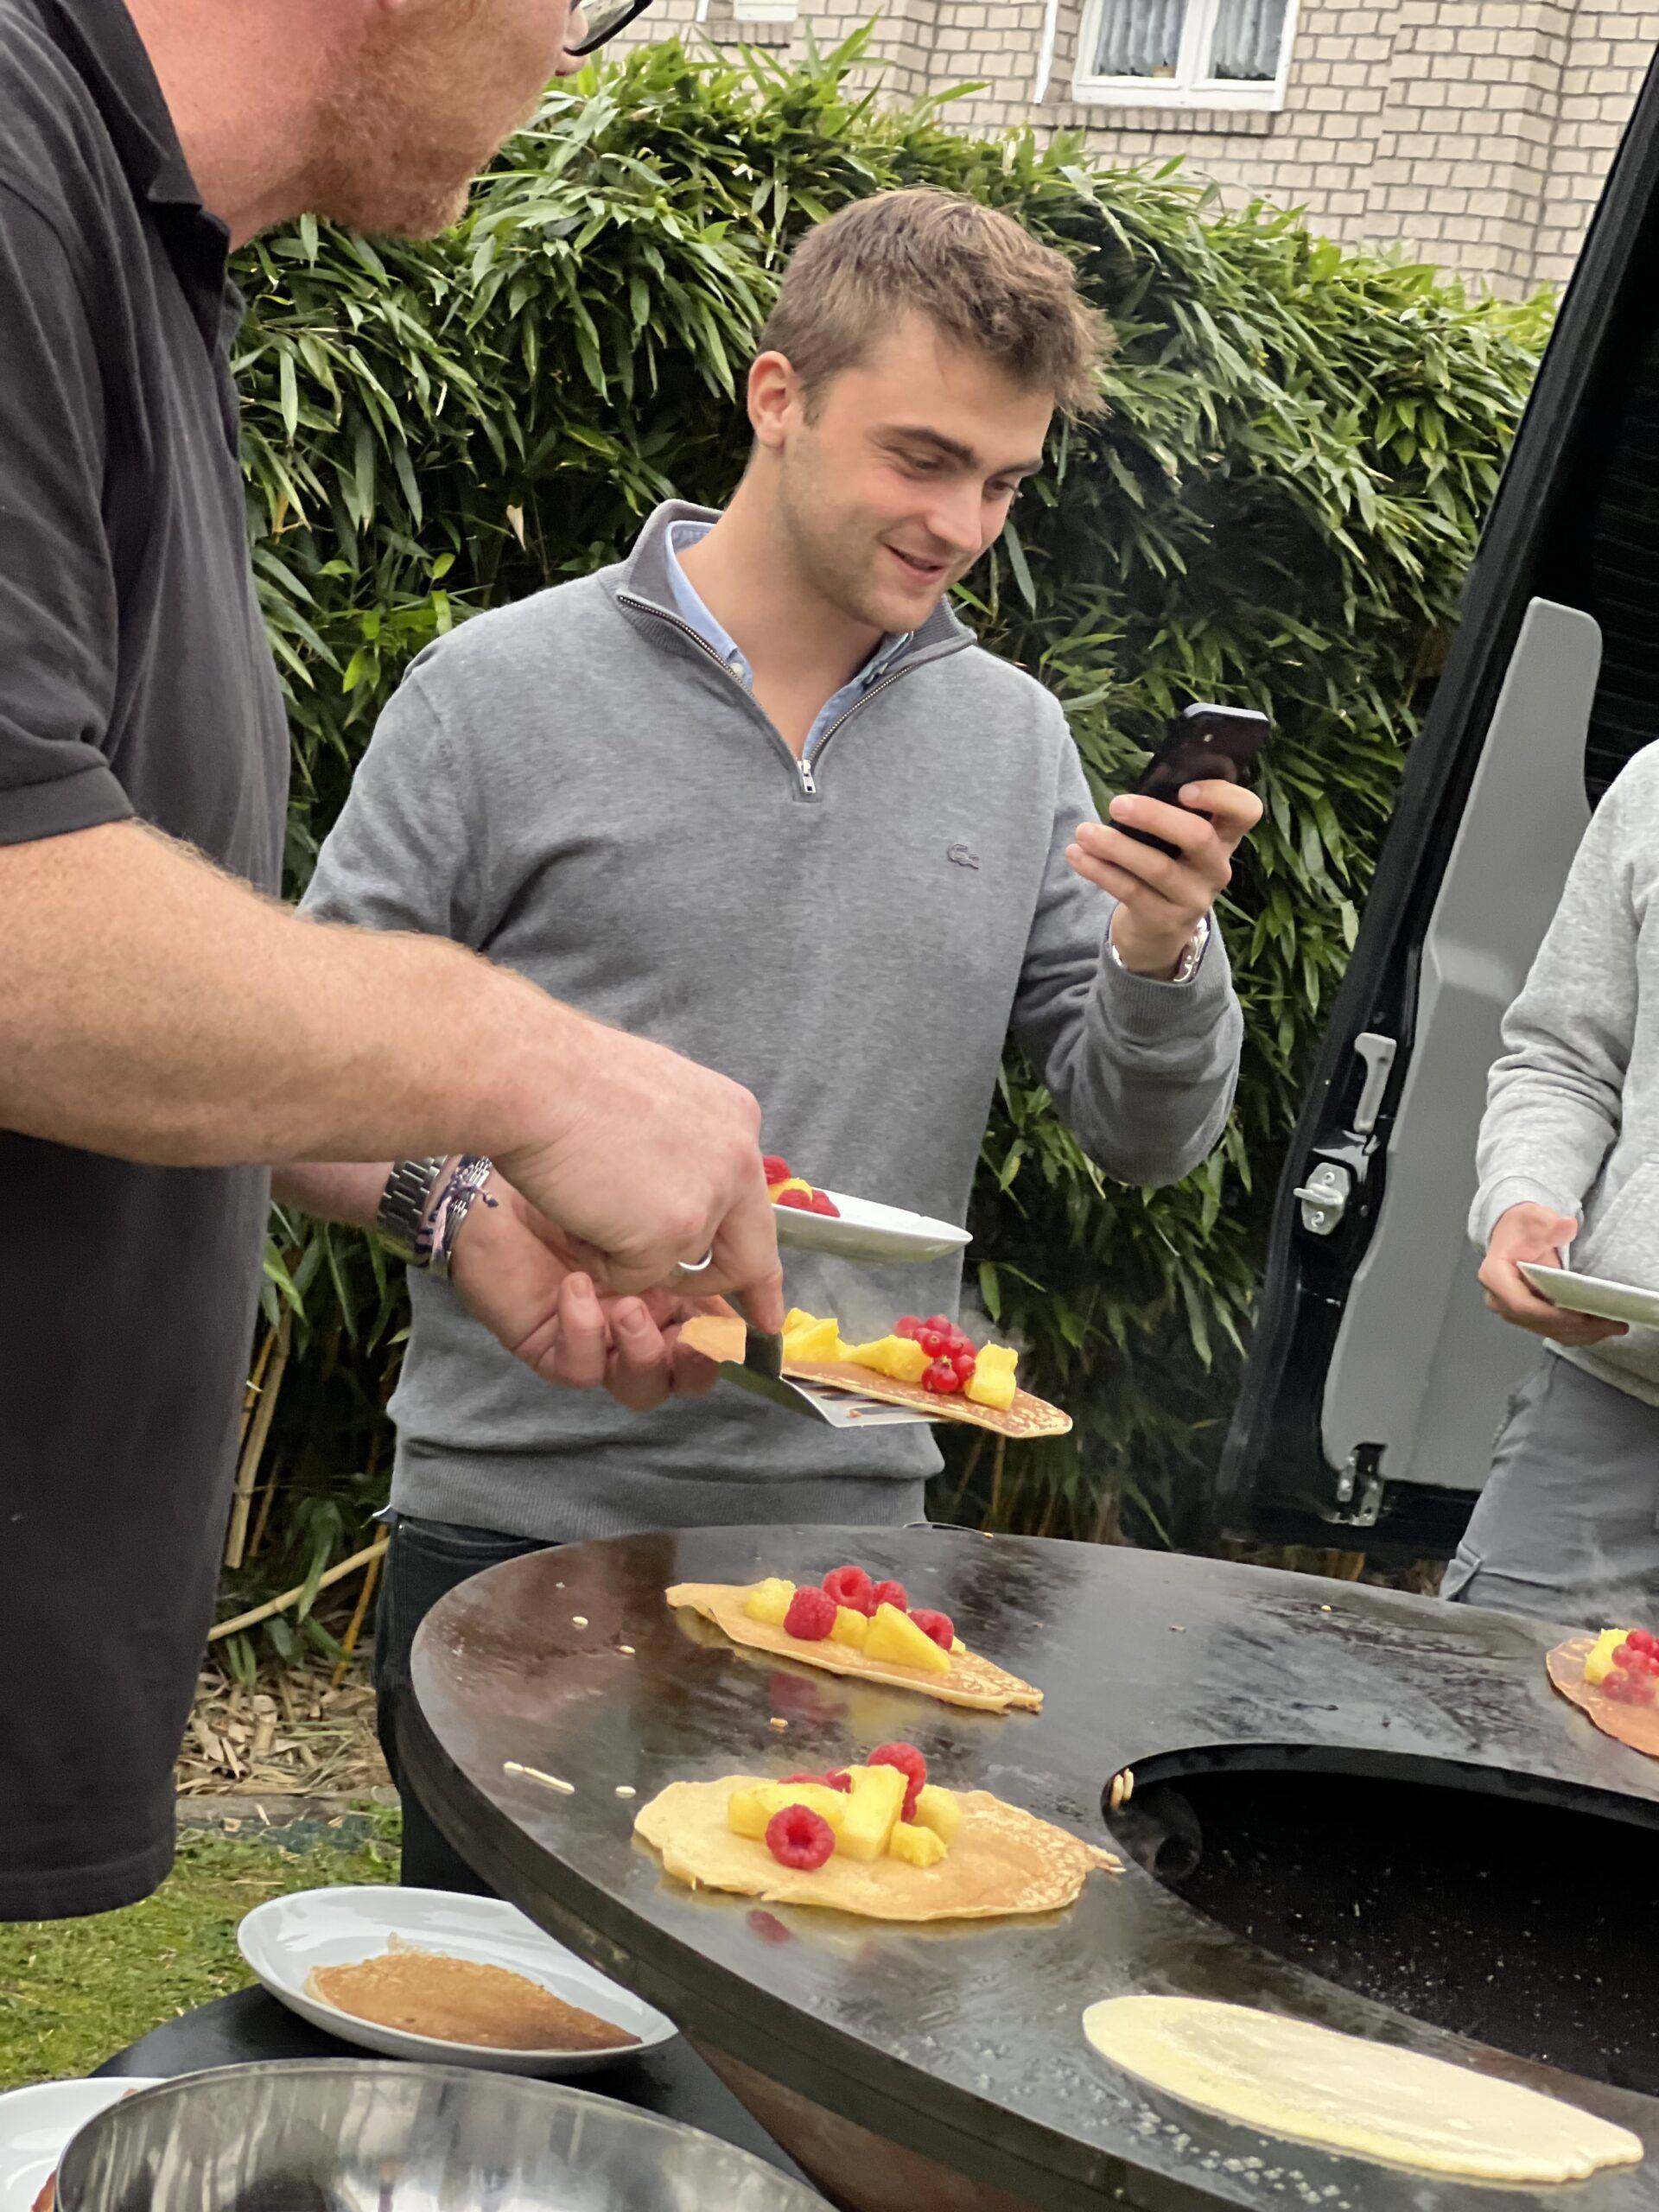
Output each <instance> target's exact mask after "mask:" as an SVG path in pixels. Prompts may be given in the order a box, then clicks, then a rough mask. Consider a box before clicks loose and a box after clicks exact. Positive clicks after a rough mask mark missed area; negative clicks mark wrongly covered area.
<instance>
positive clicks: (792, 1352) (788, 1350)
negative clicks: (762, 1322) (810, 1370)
mask: <svg viewBox="0 0 1659 2212" xmlns="http://www.w3.org/2000/svg"><path fill="white" fill-rule="evenodd" d="M841 1356H842V1341H841V1329H840V1325H839V1324H838V1323H837V1322H836V1319H835V1317H834V1315H833V1314H832V1315H831V1316H830V1318H829V1319H828V1320H827V1321H815V1320H814V1319H812V1316H811V1315H810V1313H805V1314H803V1315H802V1316H801V1319H800V1322H799V1324H798V1326H796V1327H794V1328H792V1329H791V1328H785V1331H784V1357H785V1359H786V1360H788V1361H790V1362H791V1363H794V1362H796V1361H798V1360H819V1359H839V1358H840V1357H841Z"/></svg>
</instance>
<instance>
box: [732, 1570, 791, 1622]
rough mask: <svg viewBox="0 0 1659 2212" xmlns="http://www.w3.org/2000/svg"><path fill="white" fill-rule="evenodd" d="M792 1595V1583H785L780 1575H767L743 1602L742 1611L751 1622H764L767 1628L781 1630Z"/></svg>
mask: <svg viewBox="0 0 1659 2212" xmlns="http://www.w3.org/2000/svg"><path fill="white" fill-rule="evenodd" d="M794 1595H795V1585H794V1584H793V1583H792V1582H785V1580H783V1578H782V1577H781V1575H776V1574H769V1575H768V1576H767V1577H766V1580H765V1581H764V1582H757V1583H756V1584H755V1586H754V1587H753V1590H751V1591H750V1592H749V1594H748V1596H747V1598H746V1599H744V1600H743V1610H744V1611H745V1612H746V1613H747V1615H748V1617H749V1618H750V1619H751V1620H752V1621H761V1622H764V1623H765V1624H766V1627H767V1628H782V1626H783V1624H784V1616H785V1613H786V1612H787V1611H789V1606H790V1600H791V1599H792V1598H793V1597H794Z"/></svg>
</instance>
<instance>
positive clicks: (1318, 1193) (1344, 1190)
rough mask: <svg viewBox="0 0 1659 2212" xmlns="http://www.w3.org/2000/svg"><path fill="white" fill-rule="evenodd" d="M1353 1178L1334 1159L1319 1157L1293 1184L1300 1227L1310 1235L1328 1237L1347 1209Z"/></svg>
mask: <svg viewBox="0 0 1659 2212" xmlns="http://www.w3.org/2000/svg"><path fill="white" fill-rule="evenodd" d="M1353 1187H1354V1179H1353V1177H1352V1176H1351V1174H1350V1173H1348V1170H1347V1169H1346V1168H1345V1167H1344V1166H1339V1165H1338V1162H1337V1161H1336V1160H1322V1161H1321V1162H1320V1163H1319V1166H1317V1167H1316V1168H1315V1169H1314V1170H1313V1173H1312V1174H1311V1175H1310V1176H1309V1177H1308V1179H1307V1180H1306V1183H1300V1184H1298V1185H1297V1187H1296V1196H1297V1197H1298V1198H1300V1200H1301V1202H1302V1227H1303V1228H1304V1229H1305V1230H1307V1232H1308V1234H1309V1236H1330V1235H1331V1234H1332V1231H1333V1230H1335V1229H1336V1226H1337V1224H1338V1222H1339V1221H1340V1220H1341V1219H1342V1217H1343V1216H1344V1213H1346V1212H1347V1211H1348V1200H1349V1198H1350V1197H1351V1194H1352V1192H1353Z"/></svg>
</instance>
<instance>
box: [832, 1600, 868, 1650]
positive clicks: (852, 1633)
mask: <svg viewBox="0 0 1659 2212" xmlns="http://www.w3.org/2000/svg"><path fill="white" fill-rule="evenodd" d="M869 1632H870V1617H869V1615H868V1613H861V1612H859V1611H857V1609H856V1608H855V1607H854V1606H852V1605H837V1606H836V1624H835V1626H834V1627H833V1628H832V1629H831V1630H830V1631H829V1641H830V1643H850V1644H851V1645H852V1647H853V1649H854V1650H855V1651H861V1650H862V1649H864V1640H865V1638H866V1637H868V1634H869Z"/></svg>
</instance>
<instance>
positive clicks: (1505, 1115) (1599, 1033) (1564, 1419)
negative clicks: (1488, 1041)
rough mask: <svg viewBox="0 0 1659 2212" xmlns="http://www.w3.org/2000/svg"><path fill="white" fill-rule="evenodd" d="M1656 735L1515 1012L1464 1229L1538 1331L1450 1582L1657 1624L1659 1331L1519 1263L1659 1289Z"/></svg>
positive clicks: (1601, 823)
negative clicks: (1553, 1288) (1566, 1303)
mask: <svg viewBox="0 0 1659 2212" xmlns="http://www.w3.org/2000/svg"><path fill="white" fill-rule="evenodd" d="M1656 893H1659V747H1648V748H1647V749H1646V750H1645V751H1644V752H1642V753H1637V756H1636V758H1635V759H1634V760H1632V761H1631V762H1630V766H1628V767H1627V768H1626V769H1625V770H1624V773H1623V774H1622V775H1621V776H1620V777H1619V778H1618V780H1617V781H1616V782H1615V783H1614V784H1613V785H1612V786H1611V789H1610V790H1609V791H1608V792H1607V795H1606V797H1605V798H1604V799H1603V801H1602V803H1601V804H1600V806H1599V807H1598V809H1597V810H1596V813H1595V816H1594V817H1593V819H1592V822H1591V824H1590V828H1589V830H1588V831H1587V833H1586V836H1585V839H1584V842H1583V844H1582V845H1581V846H1580V849H1579V853H1578V855H1577V857H1576V859H1575V860H1574V861H1573V868H1572V871H1571V873H1570V874H1569V875H1568V877H1567V888H1566V890H1565V891H1564V892H1563V893H1562V896H1561V903H1560V907H1559V908H1558V909H1557V912H1556V914H1555V918H1554V921H1553V922H1552V923H1551V925H1550V928H1549V931H1548V935H1547V936H1546V938H1545V939H1544V942H1543V944H1542V945H1541V947H1540V948H1539V952H1538V957H1537V958H1536V960H1535V962H1534V963H1533V967H1532V971H1531V973H1530V974H1529V976H1528V978H1527V981H1526V985H1525V988H1523V989H1522V993H1521V995H1520V997H1519V998H1518V999H1516V1002H1515V1004H1514V1005H1513V1006H1512V1007H1510V1011H1509V1014H1508V1015H1507V1016H1506V1018H1505V1020H1504V1025H1503V1057H1502V1058H1500V1059H1499V1060H1498V1061H1497V1064H1496V1065H1495V1066H1494V1067H1493V1069H1492V1072H1491V1084H1490V1088H1489V1092H1488V1097H1487V1105H1486V1114H1485V1118H1484V1121H1483V1122H1482V1123H1481V1128H1480V1142H1479V1166H1480V1187H1479V1190H1478V1193H1477V1194H1476V1198H1475V1203H1474V1209H1473V1211H1472V1213H1471V1217H1470V1234H1471V1236H1472V1237H1473V1239H1474V1242H1475V1243H1477V1244H1478V1246H1479V1247H1480V1248H1481V1249H1482V1250H1483V1252H1484V1259H1483V1261H1482V1263H1481V1269H1480V1280H1481V1281H1482V1283H1483V1284H1484V1287H1485V1291H1486V1303H1487V1304H1488V1306H1491V1309H1492V1311H1493V1312H1494V1313H1500V1314H1502V1315H1503V1319H1505V1320H1506V1321H1509V1322H1511V1323H1513V1325H1515V1326H1516V1327H1517V1328H1522V1329H1526V1330H1529V1332H1531V1333H1532V1334H1533V1335H1535V1336H1537V1337H1540V1338H1542V1339H1543V1341H1544V1345H1545V1352H1546V1357H1544V1358H1543V1359H1542V1360H1541V1363H1540V1364H1539V1365H1538V1367H1537V1368H1536V1369H1535V1370H1534V1372H1533V1373H1532V1375H1531V1376H1529V1378H1528V1380H1527V1381H1526V1383H1523V1384H1522V1388H1521V1389H1520V1391H1519V1392H1518V1393H1517V1394H1516V1398H1515V1401H1514V1402H1513V1404H1512V1405H1511V1407H1510V1413H1509V1416H1508V1419H1507V1420H1506V1421H1505V1423H1504V1426H1503V1429H1502V1431H1501V1432H1500V1433H1499V1436H1498V1440H1497V1449H1496V1453H1495V1457H1494V1459H1493V1464H1492V1471H1491V1476H1490V1478H1489V1479H1488V1481H1487V1484H1486V1487H1485V1488H1484V1491H1482V1493H1481V1496H1480V1499H1479V1502H1478V1504H1477V1505H1476V1508H1475V1510H1474V1514H1473V1516H1472V1517H1471V1521H1470V1523H1469V1529H1468V1533H1467V1535H1465V1539H1464V1541H1463V1543H1462V1544H1461V1545H1460V1546H1459V1550H1458V1553H1457V1555H1456V1557H1455V1558H1454V1559H1453V1560H1452V1565H1451V1567H1449V1568H1448V1569H1447V1572H1446V1580H1445V1583H1444V1584H1443V1586H1442V1590H1443V1594H1444V1595H1445V1596H1446V1597H1448V1598H1452V1599H1461V1600H1462V1601H1464V1602H1465V1603H1467V1604H1472V1605H1495V1606H1497V1607H1499V1608H1501V1609H1503V1610H1504V1611H1512V1612H1522V1613H1534V1614H1538V1615H1541V1617H1542V1618H1545V1619H1548V1620H1552V1621H1562V1622H1567V1623H1570V1624H1575V1625H1579V1626H1583V1627H1595V1628H1601V1627H1613V1626H1619V1627H1640V1626H1653V1625H1654V1624H1656V1623H1659V1330H1656V1329H1651V1328H1640V1327H1638V1328H1628V1329H1627V1328H1625V1327H1624V1325H1622V1324H1620V1323H1618V1322H1615V1321H1599V1320H1595V1319H1591V1318H1590V1317H1589V1316H1587V1315H1586V1314H1582V1313H1569V1312H1568V1311H1567V1310H1566V1309H1565V1308H1564V1307H1560V1306H1554V1305H1552V1304H1551V1303H1550V1302H1549V1301H1548V1300H1547V1299H1545V1298H1542V1297H1541V1296H1540V1295H1539V1294H1537V1292H1535V1290H1533V1289H1532V1288H1531V1287H1529V1284H1528V1282H1527V1280H1526V1278H1525V1277H1524V1276H1523V1275H1522V1274H1521V1272H1520V1268H1521V1267H1522V1264H1523V1263H1525V1262H1540V1263H1541V1264H1543V1265H1544V1266H1547V1267H1561V1266H1565V1265H1566V1264H1567V1258H1568V1256H1569V1254H1570V1257H1571V1261H1572V1264H1573V1267H1574V1268H1576V1269H1577V1270H1578V1271H1579V1272H1580V1274H1594V1275H1605V1276H1609V1277H1611V1278H1612V1279H1613V1280H1614V1281H1618V1282H1624V1283H1632V1284H1635V1285H1637V1286H1638V1287H1641V1288H1643V1289H1648V1290H1656V1291H1659V914H1656Z"/></svg>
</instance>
